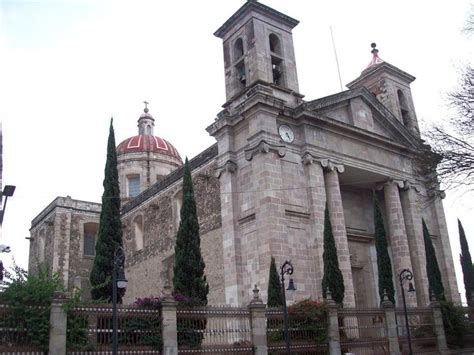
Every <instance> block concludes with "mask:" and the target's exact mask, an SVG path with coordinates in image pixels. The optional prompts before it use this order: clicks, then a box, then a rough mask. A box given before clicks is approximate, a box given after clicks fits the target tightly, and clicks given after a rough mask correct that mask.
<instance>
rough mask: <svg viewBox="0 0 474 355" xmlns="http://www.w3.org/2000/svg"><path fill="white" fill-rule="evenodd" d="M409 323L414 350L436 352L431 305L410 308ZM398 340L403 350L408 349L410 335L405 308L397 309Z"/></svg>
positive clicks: (408, 311) (408, 310)
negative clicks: (408, 333) (408, 334)
mask: <svg viewBox="0 0 474 355" xmlns="http://www.w3.org/2000/svg"><path fill="white" fill-rule="evenodd" d="M407 314H408V325H409V327H410V338H411V345H412V349H413V352H423V353H427V354H429V353H431V352H432V353H436V351H437V349H438V344H437V339H436V333H435V323H434V319H433V310H432V309H431V308H430V307H417V308H408V309H407ZM395 315H396V319H397V328H398V340H399V342H400V348H401V349H402V351H407V349H408V337H407V329H406V321H405V314H404V311H403V309H396V310H395Z"/></svg>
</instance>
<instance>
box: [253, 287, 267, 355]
mask: <svg viewBox="0 0 474 355" xmlns="http://www.w3.org/2000/svg"><path fill="white" fill-rule="evenodd" d="M249 309H250V327H251V329H252V343H253V348H254V354H255V355H266V354H267V353H268V347H267V319H266V315H265V304H264V303H263V302H262V300H261V299H260V296H259V290H258V288H257V285H255V288H254V289H253V299H252V301H250V304H249Z"/></svg>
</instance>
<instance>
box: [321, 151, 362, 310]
mask: <svg viewBox="0 0 474 355" xmlns="http://www.w3.org/2000/svg"><path fill="white" fill-rule="evenodd" d="M321 165H322V166H323V167H324V170H325V173H324V182H325V186H326V198H327V203H328V208H329V218H330V219H331V224H332V231H333V235H334V240H335V242H336V248H337V257H338V261H339V269H340V270H341V272H342V276H343V278H344V289H345V292H344V306H345V307H355V297H354V284H353V280H352V269H351V260H350V252H349V243H348V241H347V234H346V222H345V220H344V210H343V206H342V198H341V190H340V187H339V176H338V173H342V172H344V166H343V165H342V164H334V163H333V162H331V161H330V160H327V159H323V160H321ZM323 213H324V210H323Z"/></svg>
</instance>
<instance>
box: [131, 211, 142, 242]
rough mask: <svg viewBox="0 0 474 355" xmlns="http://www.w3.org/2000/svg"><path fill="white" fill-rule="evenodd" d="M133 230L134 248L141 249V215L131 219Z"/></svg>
mask: <svg viewBox="0 0 474 355" xmlns="http://www.w3.org/2000/svg"><path fill="white" fill-rule="evenodd" d="M133 231H134V234H135V248H136V250H142V249H143V216H141V215H139V216H136V217H135V218H134V219H133Z"/></svg>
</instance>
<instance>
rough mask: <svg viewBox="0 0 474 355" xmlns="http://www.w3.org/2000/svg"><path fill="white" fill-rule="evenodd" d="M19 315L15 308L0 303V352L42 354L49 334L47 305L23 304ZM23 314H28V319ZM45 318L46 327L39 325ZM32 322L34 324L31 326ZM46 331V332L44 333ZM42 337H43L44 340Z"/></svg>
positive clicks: (48, 310) (48, 309)
mask: <svg viewBox="0 0 474 355" xmlns="http://www.w3.org/2000/svg"><path fill="white" fill-rule="evenodd" d="M21 307H22V310H21V315H19V314H18V312H16V308H14V307H11V306H7V305H3V304H0V353H1V354H13V353H15V354H16V353H19V352H21V353H24V354H25V355H26V354H29V355H33V354H43V353H44V350H45V349H47V346H48V344H47V339H48V336H49V328H48V326H49V316H50V312H51V310H50V308H49V307H40V306H37V307H35V306H24V305H22V306H21ZM25 314H30V315H31V317H28V319H27V318H26V317H25ZM44 319H46V321H47V322H46V329H42V328H41V327H40V322H44ZM32 322H35V323H36V324H35V326H34V327H32V324H31V323H32ZM44 332H46V334H44ZM42 339H45V340H44V341H43V340H42Z"/></svg>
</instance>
